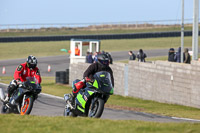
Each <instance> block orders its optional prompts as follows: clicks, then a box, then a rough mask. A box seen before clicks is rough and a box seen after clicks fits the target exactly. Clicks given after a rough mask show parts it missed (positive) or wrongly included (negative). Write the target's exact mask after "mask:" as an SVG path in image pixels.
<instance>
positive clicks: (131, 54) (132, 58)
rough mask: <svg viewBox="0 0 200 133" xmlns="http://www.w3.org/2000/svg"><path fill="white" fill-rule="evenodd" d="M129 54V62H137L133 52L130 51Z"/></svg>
mask: <svg viewBox="0 0 200 133" xmlns="http://www.w3.org/2000/svg"><path fill="white" fill-rule="evenodd" d="M128 54H129V55H130V56H129V60H135V54H134V53H133V52H132V51H129V52H128Z"/></svg>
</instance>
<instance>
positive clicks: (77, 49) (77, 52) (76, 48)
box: [75, 45, 80, 56]
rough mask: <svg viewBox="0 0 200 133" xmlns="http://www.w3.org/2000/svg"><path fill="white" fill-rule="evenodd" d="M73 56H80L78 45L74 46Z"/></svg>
mask: <svg viewBox="0 0 200 133" xmlns="http://www.w3.org/2000/svg"><path fill="white" fill-rule="evenodd" d="M75 56H80V49H79V48H78V45H76V46H75Z"/></svg>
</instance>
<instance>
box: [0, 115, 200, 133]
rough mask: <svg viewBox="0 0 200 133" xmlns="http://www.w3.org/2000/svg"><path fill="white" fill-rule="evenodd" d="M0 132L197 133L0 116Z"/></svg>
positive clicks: (187, 128)
mask: <svg viewBox="0 0 200 133" xmlns="http://www.w3.org/2000/svg"><path fill="white" fill-rule="evenodd" d="M8 122H9V123H8ZM0 128H1V132H2V133H80V132H81V133H103V132H106V133H134V132H135V133H161V132H162V133H198V132H199V131H200V124H199V123H157V122H142V121H134V120H118V121H116V120H102V119H91V118H83V117H77V118H71V117H45V116H20V115H14V114H12V115H0Z"/></svg>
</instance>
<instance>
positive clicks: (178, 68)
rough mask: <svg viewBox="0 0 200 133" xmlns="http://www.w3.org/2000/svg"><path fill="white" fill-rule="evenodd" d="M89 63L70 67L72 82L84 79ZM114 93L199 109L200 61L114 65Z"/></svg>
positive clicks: (132, 62)
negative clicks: (190, 62)
mask: <svg viewBox="0 0 200 133" xmlns="http://www.w3.org/2000/svg"><path fill="white" fill-rule="evenodd" d="M88 65H89V64H86V63H80V64H72V65H70V83H72V81H73V80H74V79H76V78H82V75H83V72H84V71H85V70H86V68H87V67H88ZM111 68H112V69H113V73H114V78H115V87H114V94H117V95H123V96H131V97H138V98H142V99H146V100H154V101H158V102H165V103H173V104H180V105H186V106H192V107H197V108H200V81H199V79H200V62H196V61H193V62H192V64H191V65H190V64H180V63H172V62H167V61H156V62H154V63H139V62H136V61H129V64H128V65H125V64H123V63H114V64H113V65H111Z"/></svg>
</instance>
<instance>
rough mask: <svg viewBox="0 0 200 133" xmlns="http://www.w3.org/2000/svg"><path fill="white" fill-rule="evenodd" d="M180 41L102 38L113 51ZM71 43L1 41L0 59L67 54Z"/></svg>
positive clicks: (187, 43) (175, 44)
mask: <svg viewBox="0 0 200 133" xmlns="http://www.w3.org/2000/svg"><path fill="white" fill-rule="evenodd" d="M180 41H181V39H180V37H174V38H173V37H171V38H151V39H122V40H102V41H101V50H104V51H108V52H111V51H129V50H139V49H140V48H142V49H144V50H147V49H165V48H167V49H168V48H170V47H173V48H177V47H179V46H180V44H181V42H180ZM199 41H200V39H199ZM69 43H70V42H69V41H55V42H17V43H0V60H5V59H17V58H26V57H27V56H28V55H34V56H36V57H42V56H55V55H66V53H65V52H61V51H60V49H62V48H65V49H67V50H69V47H70V46H69ZM199 44H200V43H199ZM191 46H192V37H185V47H191Z"/></svg>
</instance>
